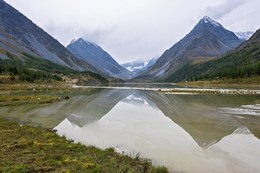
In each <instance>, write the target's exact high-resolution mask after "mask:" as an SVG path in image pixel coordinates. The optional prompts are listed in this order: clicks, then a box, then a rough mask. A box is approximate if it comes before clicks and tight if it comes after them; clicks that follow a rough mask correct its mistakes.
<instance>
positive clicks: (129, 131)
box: [0, 89, 260, 173]
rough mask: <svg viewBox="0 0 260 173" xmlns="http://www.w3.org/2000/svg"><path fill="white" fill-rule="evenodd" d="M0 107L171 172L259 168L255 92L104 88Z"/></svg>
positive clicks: (259, 101)
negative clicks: (51, 101)
mask: <svg viewBox="0 0 260 173" xmlns="http://www.w3.org/2000/svg"><path fill="white" fill-rule="evenodd" d="M21 112H22V114H21ZM0 113H1V114H2V115H4V116H6V117H7V116H8V117H9V118H12V119H15V120H17V121H19V122H21V123H31V124H34V125H37V126H41V127H45V128H54V129H56V130H57V133H58V134H59V135H65V136H66V137H67V138H69V139H73V140H75V141H78V142H81V143H84V144H86V145H96V146H98V147H101V148H107V147H114V148H116V150H117V151H118V152H123V153H126V154H129V155H131V156H136V155H140V156H141V157H145V158H150V159H151V160H152V162H153V163H154V164H155V165H164V166H166V167H168V168H169V170H170V171H174V172H205V173H206V172H224V173H225V172H227V173H229V172H260V164H259V163H260V140H259V138H260V98H259V96H246V95H243V96H242V95H170V94H162V93H159V92H156V91H138V90H116V89H103V90H93V92H89V93H88V94H80V95H75V96H73V97H71V99H70V100H67V101H65V100H64V101H60V102H57V103H54V104H48V105H41V106H40V107H39V106H21V107H17V109H15V110H14V109H12V108H8V107H4V108H0Z"/></svg>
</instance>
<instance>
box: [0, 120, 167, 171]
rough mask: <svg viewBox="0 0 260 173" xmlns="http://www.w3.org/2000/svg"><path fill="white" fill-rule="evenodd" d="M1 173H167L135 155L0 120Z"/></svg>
mask: <svg viewBox="0 0 260 173" xmlns="http://www.w3.org/2000/svg"><path fill="white" fill-rule="evenodd" d="M0 172H91V173H92V172H93V173H95V172H109V173H111V172H122V173H123V172H129V173H130V172H133V173H138V172H155V173H160V172H161V173H164V172H168V170H167V169H166V168H165V167H157V168H155V167H153V166H152V164H151V162H150V161H149V160H146V159H142V158H140V157H138V156H136V157H135V158H131V157H129V156H125V155H122V154H119V153H116V152H115V151H114V149H113V148H108V149H105V150H101V149H98V148H96V147H94V146H85V145H82V144H79V143H73V142H72V141H69V140H66V139H65V137H60V136H58V135H57V134H56V133H54V132H52V131H49V130H43V129H39V128H35V127H31V126H19V125H17V124H15V123H13V122H11V121H9V120H6V119H3V118H0Z"/></svg>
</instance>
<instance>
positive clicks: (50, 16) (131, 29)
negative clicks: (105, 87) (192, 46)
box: [5, 0, 260, 63]
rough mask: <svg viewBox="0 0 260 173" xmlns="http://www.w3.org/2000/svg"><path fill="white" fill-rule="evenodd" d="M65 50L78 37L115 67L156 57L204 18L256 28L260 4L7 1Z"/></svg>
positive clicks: (245, 0)
mask: <svg viewBox="0 0 260 173" xmlns="http://www.w3.org/2000/svg"><path fill="white" fill-rule="evenodd" d="M5 1H6V2H7V3H9V4H11V5H12V6H13V7H15V8H16V9H18V10H19V11H20V12H22V13H23V14H24V15H25V16H27V17H28V18H30V19H31V20H32V21H33V22H34V23H36V24H37V25H38V26H40V27H41V28H43V29H44V30H45V31H47V32H48V33H49V34H50V35H52V36H53V37H54V38H56V39H57V40H59V41H60V42H61V43H62V44H63V45H64V46H67V45H68V44H69V43H70V41H71V40H72V39H73V38H79V37H82V38H84V39H87V40H88V41H91V42H95V43H97V44H99V45H100V46H101V47H102V48H103V49H104V50H106V51H107V52H108V53H109V54H110V55H111V56H112V57H113V58H114V59H115V60H116V61H118V62H119V63H122V62H129V61H133V60H137V59H149V58H152V57H156V56H160V55H161V54H162V53H163V52H164V51H165V50H166V49H168V48H170V47H171V46H172V45H173V44H175V43H176V42H178V41H179V40H180V39H181V38H183V37H184V36H185V35H186V34H187V33H188V32H190V31H191V29H192V28H193V27H194V25H196V24H197V22H198V21H199V20H200V19H201V18H202V17H203V16H205V15H208V16H209V17H211V18H212V19H214V20H216V21H218V22H220V23H221V24H222V25H223V26H224V27H225V28H227V29H229V30H232V31H255V30H257V29H259V28H260V12H259V8H260V0H218V1H216V0H5Z"/></svg>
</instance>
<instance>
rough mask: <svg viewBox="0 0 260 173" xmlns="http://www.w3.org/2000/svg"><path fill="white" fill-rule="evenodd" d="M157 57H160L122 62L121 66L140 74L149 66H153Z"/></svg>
mask: <svg viewBox="0 0 260 173" xmlns="http://www.w3.org/2000/svg"><path fill="white" fill-rule="evenodd" d="M157 59H158V57H156V58H152V59H149V60H143V61H142V60H138V61H133V62H127V63H124V64H121V66H122V67H124V68H126V69H127V70H129V71H131V72H133V73H134V74H138V73H139V72H141V71H144V70H147V69H148V68H149V67H151V66H152V65H153V64H154V63H155V62H156V61H157Z"/></svg>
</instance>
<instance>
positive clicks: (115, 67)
mask: <svg viewBox="0 0 260 173" xmlns="http://www.w3.org/2000/svg"><path fill="white" fill-rule="evenodd" d="M67 49H68V50H69V51H70V52H71V53H72V54H74V55H75V56H76V57H77V58H78V59H79V60H81V61H84V62H87V63H89V64H91V65H93V66H94V67H96V68H97V69H98V70H99V71H101V72H102V73H103V74H104V75H106V76H109V77H115V78H120V79H129V78H131V76H132V73H131V72H130V71H128V70H126V69H125V68H123V67H121V66H120V65H119V64H118V63H117V62H116V61H115V60H114V59H113V58H112V57H111V56H110V55H109V54H108V53H107V52H106V51H104V50H103V49H102V48H101V47H100V46H98V45H97V44H95V43H91V42H89V41H87V40H84V39H82V38H79V39H77V40H72V41H71V43H70V44H69V45H68V46H67Z"/></svg>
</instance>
